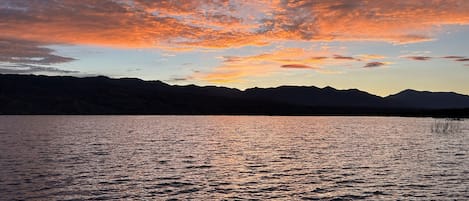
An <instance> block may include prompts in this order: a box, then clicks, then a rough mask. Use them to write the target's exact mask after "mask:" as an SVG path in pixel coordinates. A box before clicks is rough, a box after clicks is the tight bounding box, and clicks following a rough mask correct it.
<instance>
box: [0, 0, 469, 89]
mask: <svg viewBox="0 0 469 201" xmlns="http://www.w3.org/2000/svg"><path fill="white" fill-rule="evenodd" d="M0 73H9V74H43V75H68V76H81V77H83V76H95V75H105V76H109V77H115V78H120V77H136V78H141V79H144V80H161V81H164V82H167V83H169V84H177V85H187V84H196V85H203V86H205V85H216V86H226V87H233V88H238V89H246V88H251V87H276V86H280V85H301V86H317V87H325V86H332V87H334V88H338V89H350V88H358V89H360V90H364V91H367V92H369V93H372V94H376V95H380V96H387V95H389V94H394V93H397V92H399V91H401V90H404V89H409V88H411V89H416V90H427V91H454V92H458V93H462V94H469V1H467V0H361V1H360V0H309V1H308V0H303V1H302V0H256V1H252V0H190V1H189V0H155V1H150V0H80V1H76V0H0Z"/></svg>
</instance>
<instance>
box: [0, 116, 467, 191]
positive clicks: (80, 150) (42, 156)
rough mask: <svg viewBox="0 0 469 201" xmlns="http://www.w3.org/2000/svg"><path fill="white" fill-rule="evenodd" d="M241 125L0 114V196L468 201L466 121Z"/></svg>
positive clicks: (265, 121)
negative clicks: (443, 130) (447, 128)
mask: <svg viewBox="0 0 469 201" xmlns="http://www.w3.org/2000/svg"><path fill="white" fill-rule="evenodd" d="M432 122H433V120H431V119H418V118H374V117H373V118H372V117H249V116H196V117H191V116H177V117H176V116H91V117H90V116H2V117H0V135H1V138H2V140H1V141H0V165H1V169H0V173H1V174H0V175H1V176H0V197H2V199H5V200H14V199H26V200H31V199H38V200H54V199H63V200H72V199H92V200H95V199H103V200H108V199H119V200H135V199H180V200H185V199H195V200H222V199H228V200H232V199H235V200H236V199H259V200H265V199H278V200H300V199H303V200H314V199H334V198H336V199H361V198H363V199H372V200H383V199H391V200H395V199H398V198H399V199H438V200H440V199H446V198H448V199H463V200H464V199H468V198H469V197H468V196H469V195H468V194H467V190H468V189H467V186H469V176H468V175H469V174H468V173H469V172H468V171H467V170H466V167H469V162H468V161H469V160H468V156H467V152H468V149H469V146H468V145H469V142H468V139H467V133H468V130H467V128H468V123H467V121H464V122H462V132H460V133H453V134H451V135H438V134H435V133H431V132H430V127H431V123H432Z"/></svg>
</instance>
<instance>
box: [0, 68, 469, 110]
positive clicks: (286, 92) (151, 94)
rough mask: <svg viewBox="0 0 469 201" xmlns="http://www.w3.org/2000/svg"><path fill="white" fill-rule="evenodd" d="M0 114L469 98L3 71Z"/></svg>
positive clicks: (419, 106) (447, 104) (396, 106)
mask: <svg viewBox="0 0 469 201" xmlns="http://www.w3.org/2000/svg"><path fill="white" fill-rule="evenodd" d="M0 114H188V115H204V114H214V115H219V114H227V115H228V114H236V115H244V114H245V115H386V116H388V115H389V116H458V117H461V116H462V117H467V116H469V96H467V95H462V94H457V93H454V92H427V91H415V90H411V89H408V90H404V91H402V92H399V93H397V94H394V95H390V96H387V97H380V96H376V95H373V94H370V93H367V92H364V91H360V90H357V89H348V90H338V89H334V88H332V87H325V88H318V87H314V86H280V87H274V88H250V89H246V90H238V89H233V88H226V87H215V86H204V87H202V86H196V85H187V86H178V85H168V84H166V83H164V82H161V81H144V80H140V79H136V78H120V79H114V78H109V77H105V76H97V77H84V78H78V77H70V76H43V75H13V74H3V75H0Z"/></svg>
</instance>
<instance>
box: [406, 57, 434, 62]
mask: <svg viewBox="0 0 469 201" xmlns="http://www.w3.org/2000/svg"><path fill="white" fill-rule="evenodd" d="M406 58H407V59H411V60H414V61H428V60H431V59H432V57H428V56H407V57H406Z"/></svg>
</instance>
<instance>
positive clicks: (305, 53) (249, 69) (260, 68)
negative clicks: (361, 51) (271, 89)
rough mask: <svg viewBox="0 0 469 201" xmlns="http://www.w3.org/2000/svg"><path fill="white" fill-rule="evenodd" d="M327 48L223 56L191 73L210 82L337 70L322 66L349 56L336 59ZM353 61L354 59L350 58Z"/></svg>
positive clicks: (284, 49)
mask: <svg viewBox="0 0 469 201" xmlns="http://www.w3.org/2000/svg"><path fill="white" fill-rule="evenodd" d="M326 55H330V53H329V52H327V51H314V50H305V49H301V48H283V49H278V50H276V51H273V52H269V53H264V54H258V55H252V56H244V57H240V56H224V57H220V58H219V59H222V60H223V61H222V64H221V65H220V66H217V67H215V68H214V69H213V70H212V71H210V72H204V73H201V72H199V73H195V75H194V76H193V77H194V78H195V79H199V80H204V81H207V82H211V83H227V82H242V81H243V80H245V79H248V78H250V77H263V76H268V75H271V74H273V73H276V72H280V71H285V70H290V69H302V70H314V71H315V72H318V73H328V74H331V73H338V72H336V71H331V70H326V69H323V68H322V67H324V66H328V65H332V64H334V65H337V64H343V63H348V62H350V60H348V59H347V60H344V59H342V60H337V59H334V57H328V56H326ZM353 62H356V60H353Z"/></svg>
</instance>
